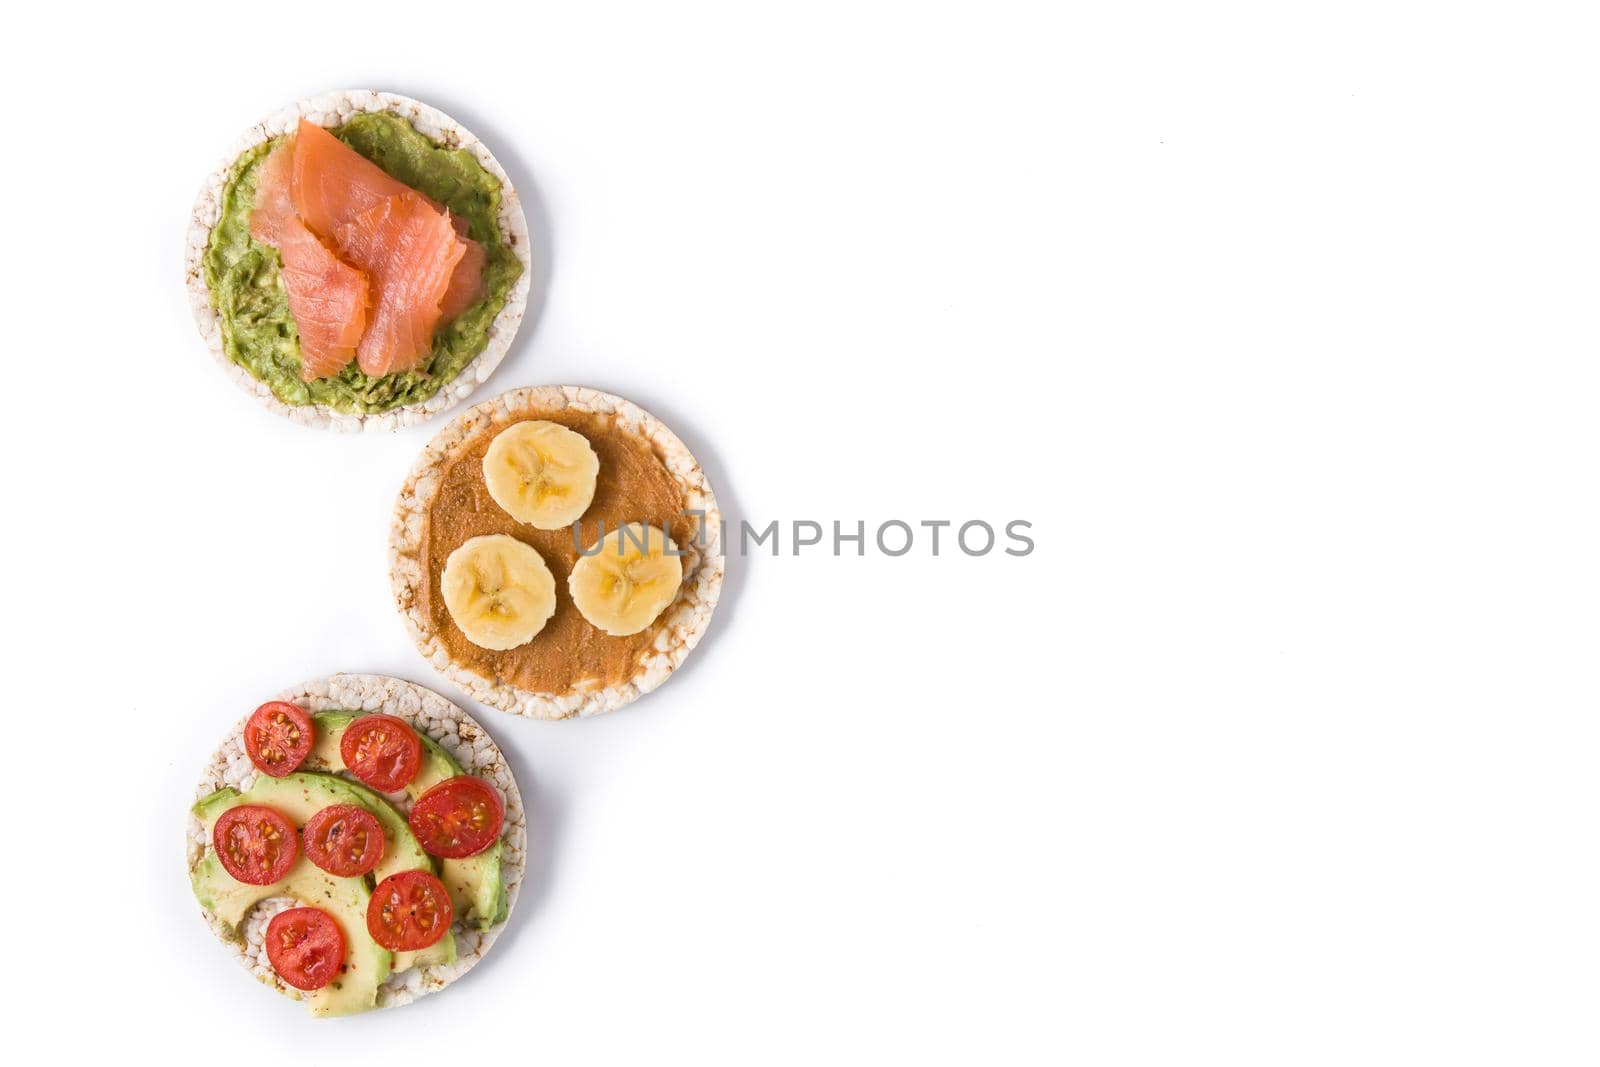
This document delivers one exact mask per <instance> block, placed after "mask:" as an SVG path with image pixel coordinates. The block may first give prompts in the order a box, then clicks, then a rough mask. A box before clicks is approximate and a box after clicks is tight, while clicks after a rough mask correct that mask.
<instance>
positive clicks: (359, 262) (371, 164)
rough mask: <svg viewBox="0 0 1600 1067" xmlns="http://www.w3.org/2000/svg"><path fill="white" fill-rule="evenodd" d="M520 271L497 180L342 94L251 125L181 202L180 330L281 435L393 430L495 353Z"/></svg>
mask: <svg viewBox="0 0 1600 1067" xmlns="http://www.w3.org/2000/svg"><path fill="white" fill-rule="evenodd" d="M532 271H533V261H532V250H531V247H530V245H529V239H528V232H527V222H526V219H525V218H524V215H523V211H522V207H521V204H520V201H519V200H518V198H517V194H516V190H515V189H514V188H513V187H512V184H511V181H510V179H509V178H508V177H507V176H506V172H505V170H504V168H502V167H501V166H500V164H499V163H498V162H497V161H496V160H495V158H494V156H493V155H492V154H491V153H490V152H489V150H488V149H487V147H485V146H484V145H483V144H482V142H480V141H479V140H478V139H477V138H475V137H474V136H473V135H472V134H471V133H469V132H468V131H467V130H466V129H465V128H464V127H462V126H461V125H460V124H459V123H457V122H455V121H454V120H453V119H451V118H450V117H449V116H447V115H445V114H443V113H442V112H440V111H438V110H437V109H435V108H431V107H429V106H427V105H425V104H422V103H419V102H417V101H415V100H411V99H409V98H407V97H403V96H397V95H395V94H392V93H380V92H372V91H367V90H354V91H345V92H336V93H329V94H326V95H324V96H320V97H315V98H312V99H309V100H304V101H301V102H299V103H297V104H294V105H291V106H290V107H288V108H286V109H284V110H283V111H280V112H278V113H276V114H274V115H272V116H270V117H269V118H268V119H266V120H264V121H262V122H260V123H258V124H257V125H255V126H253V127H251V129H250V130H249V131H248V132H247V133H246V134H245V135H244V136H243V137H242V138H241V139H240V141H239V142H238V144H237V145H236V146H235V147H234V149H233V150H232V151H231V152H230V153H229V155H228V158H227V161H226V162H225V163H224V164H223V165H222V166H221V167H219V168H218V169H217V171H216V172H214V173H213V174H212V175H211V176H210V177H209V178H208V179H207V181H206V183H205V186H204V187H203V188H202V190H201V193H200V196H199V198H198V199H197V201H196V203H195V207H194V211H193V216H192V220H191V226H190V232H189V237H188V242H187V246H186V251H185V280H186V284H187V287H188V291H189V295H190V303H191V305H192V307H193V310H194V314H195V319H196V322H197V323H198V325H199V327H200V332H201V335H202V336H203V337H204V339H205V341H206V344H207V347H208V348H209V349H210V350H211V352H212V355H213V356H214V357H215V358H216V359H217V360H218V362H219V363H220V364H221V365H222V366H223V367H224V368H225V369H226V370H227V372H228V374H229V376H230V377H232V378H233V379H234V381H235V382H237V383H238V384H239V385H240V386H241V387H243V388H244V389H245V390H246V391H247V392H249V393H250V394H251V395H253V396H255V397H257V399H259V400H260V401H261V402H263V403H264V404H266V405H267V406H268V407H269V408H271V409H272V410H274V411H275V412H277V413H279V414H281V415H285V416H287V417H289V418H291V419H294V420H295V421H297V422H301V423H304V424H308V425H317V426H323V427H331V428H336V429H393V428H396V427H399V426H405V425H410V424H413V423H416V422H420V421H423V420H425V419H427V418H430V417H431V416H433V415H435V414H438V413H439V412H441V411H444V410H446V409H448V408H449V407H451V406H452V405H454V404H456V403H458V402H459V401H460V400H462V399H463V398H465V397H466V396H467V395H469V394H470V393H471V392H472V390H473V389H474V388H476V386H477V385H478V384H479V383H481V382H483V381H484V380H486V379H487V378H488V376H489V375H490V373H492V372H493V370H494V368H495V367H496V366H497V365H498V364H499V363H500V361H501V360H502V359H503V358H504V357H505V354H506V351H507V350H508V348H509V347H510V344H511V341H512V338H513V337H514V336H515V334H516V330H517V328H518V326H519V325H520V323H521V321H522V318H523V315H524V313H525V310H526V306H527V299H528V293H529V290H530V285H531V280H532Z"/></svg>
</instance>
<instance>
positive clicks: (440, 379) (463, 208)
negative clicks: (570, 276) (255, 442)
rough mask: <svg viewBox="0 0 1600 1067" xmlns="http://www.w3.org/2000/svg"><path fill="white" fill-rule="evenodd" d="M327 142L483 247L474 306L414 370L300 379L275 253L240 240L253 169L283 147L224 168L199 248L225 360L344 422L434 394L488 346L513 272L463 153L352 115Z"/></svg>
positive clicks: (495, 209)
mask: <svg viewBox="0 0 1600 1067" xmlns="http://www.w3.org/2000/svg"><path fill="white" fill-rule="evenodd" d="M332 132H333V134H334V135H335V136H337V137H338V138H339V139H340V140H341V141H343V142H344V143H345V144H347V145H349V146H350V147H351V148H353V149H355V150H356V151H357V152H360V153H361V154H362V155H363V156H366V157H367V158H368V159H370V160H372V161H373V162H374V163H376V164H377V165H378V166H379V167H381V168H383V170H385V171H386V172H387V173H388V174H389V175H390V176H391V177H393V178H396V179H398V180H399V181H402V182H405V183H406V184H407V185H409V186H411V187H412V188H413V189H416V190H417V191H418V192H420V193H423V194H424V195H426V196H430V197H432V198H433V199H434V200H436V201H438V202H439V203H441V204H443V205H444V206H445V207H447V208H449V209H450V213H451V214H452V215H458V216H460V217H461V218H463V219H465V220H466V221H467V224H468V231H467V236H469V237H471V238H472V239H473V240H475V241H477V242H478V243H480V244H481V245H483V248H484V252H485V253H486V261H485V263H484V268H483V287H484V297H483V299H482V300H480V301H478V302H477V303H476V304H474V305H472V307H470V308H468V309H467V310H466V311H464V312H462V313H461V314H460V315H458V316H457V317H456V318H454V319H452V320H451V321H450V322H446V323H443V324H441V325H440V326H439V328H438V330H437V331H435V333H434V336H433V350H432V352H430V353H429V355H428V356H427V358H426V359H424V360H423V361H422V362H421V363H420V364H419V365H418V366H417V367H416V368H414V369H412V370H409V371H404V372H400V373H396V374H386V375H384V376H383V377H381V378H373V377H371V376H369V375H367V374H364V373H362V371H361V368H360V367H358V366H357V365H356V364H355V363H354V362H352V363H350V364H349V365H348V366H347V367H345V368H344V369H343V370H341V371H340V372H339V373H338V374H335V375H332V376H331V377H327V378H319V379H317V380H315V381H311V382H304V381H301V380H300V338H299V334H298V333H297V332H296V331H295V325H294V316H293V315H291V314H290V313H289V298H288V295H287V294H286V293H285V292H284V288H283V283H282V282H281V281H280V280H279V278H278V266H279V260H278V252H277V250H276V249H274V248H272V247H271V246H269V245H264V244H261V243H260V242H258V241H256V240H255V239H254V238H252V237H251V236H250V213H251V211H252V210H253V209H254V206H255V199H256V181H257V178H258V176H259V172H260V167H261V161H262V160H264V159H265V158H266V157H267V155H268V154H269V153H271V151H272V150H273V149H274V148H276V147H277V146H278V144H279V143H280V142H281V141H282V140H283V139H282V138H275V139H273V140H270V141H267V142H265V143H264V144H259V145H256V146H255V147H254V148H252V149H250V150H249V151H247V152H245V154H244V155H242V156H240V157H239V160H238V162H237V163H235V164H234V168H233V174H232V175H231V176H230V177H229V179H228V184H227V185H226V186H225V187H224V189H223V191H222V217H221V218H220V219H219V220H218V221H217V225H216V227H215V228H213V229H212V231H211V244H210V246H209V247H208V248H207V249H206V255H205V276H206V286H207V288H209V289H210V290H211V303H212V306H213V307H215V308H216V311H217V315H218V317H219V318H220V319H221V320H222V345H223V350H224V351H225V352H227V354H228V358H229V359H232V360H233V361H234V362H235V363H237V364H239V365H240V366H241V367H244V368H245V369H246V370H247V371H249V372H250V373H251V375H253V376H254V377H255V378H257V379H258V380H260V381H262V382H264V383H265V384H266V385H267V387H268V388H270V389H271V390H272V392H273V395H275V396H276V397H277V398H278V399H279V400H282V401H283V402H284V403H285V404H297V405H305V404H320V405H325V406H327V407H330V408H332V409H333V410H335V411H339V412H344V413H347V414H375V413H378V412H383V411H389V410H391V409H393V408H397V407H403V406H405V405H407V404H415V403H420V402H421V401H424V400H426V399H428V398H429V397H431V396H433V395H434V394H435V393H437V392H438V391H439V389H440V387H441V386H443V385H445V384H446V383H447V382H449V381H450V380H451V379H453V378H454V377H455V376H456V375H457V374H459V373H461V370H462V368H463V367H465V366H466V365H467V364H468V363H470V362H472V359H473V357H474V356H476V355H477V354H478V353H479V352H482V351H483V349H484V348H485V346H487V344H488V343H489V325H490V324H491V323H492V322H494V319H495V316H496V315H498V314H500V309H501V308H503V307H504V306H505V303H506V296H507V294H508V293H510V292H511V287H512V285H513V284H515V282H516V280H517V276H518V275H519V274H521V273H522V263H521V262H520V261H519V260H518V259H517V256H516V254H515V253H514V252H513V251H512V250H511V248H510V246H509V245H507V244H506V242H505V240H504V239H503V237H502V235H501V233H500V227H499V223H498V218H499V214H500V182H499V180H498V179H496V178H495V177H494V176H493V175H491V174H490V173H489V172H488V171H486V170H484V169H483V167H482V165H480V164H479V163H478V161H477V160H476V159H474V158H473V157H472V154H471V153H470V152H467V151H465V150H464V149H448V148H442V147H440V146H438V145H436V144H434V143H433V142H432V141H430V140H428V138H426V137H424V136H423V135H422V134H420V133H418V132H417V131H416V130H415V129H413V128H412V126H411V124H410V123H408V122H407V121H406V120H405V119H403V118H400V117H399V116H397V115H391V114H388V113H386V112H373V113H370V114H365V115H357V116H356V117H355V118H352V119H351V120H350V121H349V122H346V123H345V124H344V125H343V126H339V127H336V128H334V129H333V131H332Z"/></svg>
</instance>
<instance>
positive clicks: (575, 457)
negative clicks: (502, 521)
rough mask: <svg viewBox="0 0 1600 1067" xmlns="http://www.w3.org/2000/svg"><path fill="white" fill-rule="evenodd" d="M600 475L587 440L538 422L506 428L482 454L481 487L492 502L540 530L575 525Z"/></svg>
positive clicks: (550, 423) (562, 428)
mask: <svg viewBox="0 0 1600 1067" xmlns="http://www.w3.org/2000/svg"><path fill="white" fill-rule="evenodd" d="M599 473H600V457H599V456H597V455H595V454H594V449H593V448H591V447H590V445H589V439H588V438H586V437H584V436H583V435H582V434H581V433H574V432H573V431H572V430H569V429H567V428H566V427H565V426H558V425H556V424H555V423H553V422H545V421H544V420H542V419H535V420H533V421H531V422H519V423H517V424H516V425H515V426H507V427H506V428H505V429H504V430H501V431H500V432H499V433H498V434H496V435H495V439H494V440H493V441H491V442H489V450H488V451H487V452H485V453H484V454H483V484H484V485H486V486H488V488H489V495H490V496H492V497H494V502H495V503H496V504H499V505H500V506H501V507H502V508H504V509H505V511H506V514H508V515H510V516H511V517H512V518H513V519H516V520H517V521H518V522H525V523H527V524H528V525H529V526H532V527H534V528H535V529H539V530H559V529H561V528H562V527H563V526H571V525H572V524H573V523H575V522H577V521H578V519H579V518H581V517H582V516H583V513H584V512H585V511H587V510H589V504H590V502H591V501H592V500H594V480H595V477H596V476H597V475H598V474H599Z"/></svg>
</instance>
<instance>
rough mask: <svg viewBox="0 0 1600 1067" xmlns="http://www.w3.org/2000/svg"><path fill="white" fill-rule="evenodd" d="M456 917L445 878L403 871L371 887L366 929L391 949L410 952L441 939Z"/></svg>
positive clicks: (375, 938) (420, 872)
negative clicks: (442, 879)
mask: <svg viewBox="0 0 1600 1067" xmlns="http://www.w3.org/2000/svg"><path fill="white" fill-rule="evenodd" d="M454 918H455V910H454V909H453V908H452V907H451V906H450V894H449V893H448V892H446V891H445V888H444V883H443V882H441V881H439V879H437V878H435V877H434V876H433V875H431V874H429V873H428V872H427V871H401V872H400V873H399V874H391V875H390V876H389V877H387V878H385V879H384V880H383V881H381V882H379V883H378V888H376V889H374V890H373V891H372V900H371V901H370V902H369V903H368V904H367V933H369V934H371V935H372V940H374V941H376V942H377V943H378V944H380V945H382V946H383V947H384V948H386V949H389V950H390V951H391V952H410V951H413V950H415V949H419V948H427V947H428V946H429V945H431V944H433V943H434V942H435V941H438V940H439V939H440V938H441V937H443V936H444V935H445V934H446V933H447V932H448V931H449V929H450V922H451V920H452V919H454Z"/></svg>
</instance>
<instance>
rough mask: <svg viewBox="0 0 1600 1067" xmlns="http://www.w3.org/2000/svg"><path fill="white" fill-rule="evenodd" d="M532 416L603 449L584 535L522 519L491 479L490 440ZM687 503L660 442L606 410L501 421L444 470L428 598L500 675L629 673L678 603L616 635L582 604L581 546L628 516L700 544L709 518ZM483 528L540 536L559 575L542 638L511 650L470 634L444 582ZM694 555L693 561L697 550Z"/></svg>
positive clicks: (470, 664)
mask: <svg viewBox="0 0 1600 1067" xmlns="http://www.w3.org/2000/svg"><path fill="white" fill-rule="evenodd" d="M526 419H546V420H548V421H550V422H555V423H559V424H560V425H562V426H565V427H567V428H568V429H569V430H573V431H576V432H577V433H580V434H582V435H583V436H584V437H586V438H588V440H589V444H590V446H591V447H593V449H594V451H595V454H596V455H597V456H598V457H599V458H600V473H599V476H598V477H597V478H596V481H595V490H594V502H593V503H591V504H590V505H589V510H587V511H585V512H584V513H583V518H582V519H580V520H579V528H580V538H581V545H579V544H574V543H573V541H574V538H573V532H572V528H571V527H564V528H562V529H559V530H536V529H534V528H533V527H532V526H526V525H524V524H522V523H519V522H518V521H517V520H516V519H513V518H512V517H511V516H510V515H508V514H506V513H505V512H504V511H502V510H501V509H500V506H499V505H498V504H496V503H495V502H494V498H493V497H491V496H490V495H489V490H488V489H487V488H486V487H485V486H484V483H483V455H484V453H485V452H487V451H488V449H489V443H490V442H491V441H493V440H494V438H495V436H496V435H497V434H499V433H500V431H502V430H504V429H505V428H506V427H508V426H511V425H513V424H515V423H517V422H522V421H525V420H526ZM683 508H684V503H683V491H682V489H681V487H680V486H679V484H678V482H677V480H676V479H674V478H673V476H672V473H671V472H670V471H668V470H667V467H666V465H665V464H664V463H663V462H662V461H661V458H660V457H659V456H657V455H656V453H655V452H654V450H653V449H652V448H651V446H650V442H648V441H646V440H644V439H643V438H640V437H637V436H635V435H633V434H631V433H629V432H627V431H626V430H624V429H622V428H621V427H619V426H617V425H616V424H615V423H614V422H613V421H612V420H611V419H610V418H608V417H606V416H602V415H594V414H590V413H588V412H581V411H572V410H559V411H549V412H537V411H530V412H527V413H525V414H523V415H520V416H519V417H517V418H514V419H506V420H502V421H497V422H494V423H492V424H490V425H488V426H486V427H484V429H483V430H482V431H480V432H479V433H478V434H476V435H475V436H473V437H471V438H468V439H467V440H466V441H465V442H464V443H463V444H462V445H461V447H460V448H459V449H458V451H457V452H456V454H455V455H454V456H453V457H452V458H451V459H450V461H449V464H448V465H447V466H446V467H445V468H444V470H443V471H442V472H441V473H440V476H439V488H438V492H437V493H435V494H434V498H433V502H432V504H431V505H430V506H429V508H428V515H427V523H426V526H425V528H424V531H423V537H422V545H423V547H422V555H421V560H420V562H421V564H422V572H423V573H424V574H425V575H427V583H426V585H425V586H424V589H423V591H422V595H421V601H420V605H419V606H420V607H421V609H422V612H423V614H424V616H425V617H426V618H428V619H430V620H431V621H432V623H433V629H434V632H435V633H437V634H438V635H439V639H440V641H441V642H442V643H443V645H444V647H445V650H446V652H448V654H449V656H450V658H451V660H453V661H454V662H455V663H457V664H458V665H460V666H462V667H465V668H467V669H468V670H471V671H473V672H474V673H476V674H479V675H481V676H482V677H484V678H487V679H489V680H490V681H492V682H496V683H505V684H510V685H513V686H516V687H517V688H518V689H523V690H528V691H530V692H538V693H551V694H556V695H564V694H567V693H570V692H573V691H577V690H588V689H593V688H598V687H601V686H611V685H618V684H621V683H624V682H626V681H628V680H629V679H630V678H632V677H633V676H634V674H635V673H637V671H638V670H639V661H640V658H641V657H642V656H643V654H644V652H645V651H646V650H647V649H648V648H649V647H650V646H651V644H652V643H653V642H654V641H655V639H656V635H657V634H658V633H659V632H660V630H661V628H662V627H663V626H664V625H665V624H666V623H665V620H666V618H667V616H668V615H670V614H671V611H672V609H671V608H668V609H667V610H666V611H664V612H662V614H661V617H660V618H658V619H657V620H656V621H655V622H654V623H653V624H651V625H650V626H649V627H647V628H646V629H644V630H643V631H642V632H640V633H637V634H633V635H631V636H628V637H612V636H610V635H609V634H606V633H605V632H604V631H601V630H599V629H596V628H595V627H594V626H593V625H591V624H590V623H589V621H588V620H587V619H585V618H584V617H583V615H582V614H580V613H579V611H578V609H577V607H575V606H574V605H573V603H572V596H571V594H570V593H568V591H567V576H568V575H569V574H571V573H572V568H573V565H574V564H575V563H577V561H578V558H579V548H580V547H585V548H586V547H588V546H591V545H593V544H594V543H595V542H597V541H598V540H599V539H600V524H601V523H602V522H604V524H605V529H606V531H607V532H610V531H612V530H615V529H616V528H617V527H618V526H619V525H621V524H622V523H626V522H644V523H649V524H650V525H652V526H654V527H656V528H657V529H661V528H663V527H665V529H666V530H667V531H668V532H669V533H670V534H671V535H672V540H673V542H674V543H676V544H677V546H678V548H679V550H680V551H681V550H686V549H690V548H692V547H693V545H694V543H695V537H696V534H697V533H698V532H699V530H698V522H699V520H698V519H697V518H696V517H695V516H693V515H685V514H684V513H683ZM481 534H510V535H511V536H512V537H515V538H517V539H518V540H520V541H524V542H526V543H528V544H529V545H532V546H533V547H534V548H535V549H537V550H538V552H539V555H540V556H542V557H544V561H545V563H546V564H547V565H548V566H549V567H550V573H551V574H552V575H554V576H555V580H556V612H555V614H554V615H552V616H551V617H550V621H549V622H547V623H545V626H544V629H542V630H540V631H539V632H538V633H537V634H535V635H534V637H533V640H531V641H529V642H528V643H527V644H525V645H521V646H519V647H517V648H513V649H510V650H508V651H505V652H491V651H489V650H488V649H484V648H479V647H478V646H477V645H475V644H473V643H472V642H471V641H468V640H467V638H466V636H465V635H463V634H462V632H461V630H460V628H459V627H457V626H456V624H455V621H454V620H453V619H452V618H451V617H450V612H449V611H448V610H447V609H446V608H445V603H444V597H443V595H442V594H441V592H440V589H439V575H440V572H441V571H442V570H443V569H444V563H445V560H446V559H447V558H448V557H449V555H450V553H451V552H453V551H454V550H455V549H456V548H457V546H459V545H460V544H461V543H462V542H463V541H465V540H467V539H468V538H469V537H477V536H479V535H481ZM684 562H685V566H686V568H687V564H688V558H685V561H684Z"/></svg>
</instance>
